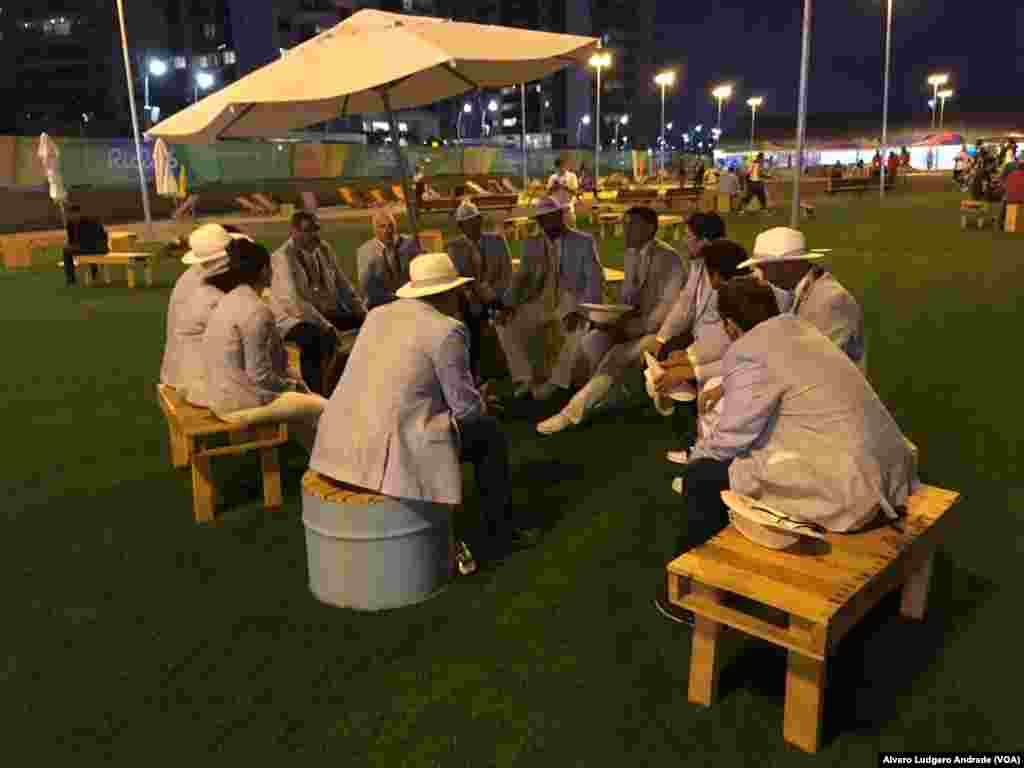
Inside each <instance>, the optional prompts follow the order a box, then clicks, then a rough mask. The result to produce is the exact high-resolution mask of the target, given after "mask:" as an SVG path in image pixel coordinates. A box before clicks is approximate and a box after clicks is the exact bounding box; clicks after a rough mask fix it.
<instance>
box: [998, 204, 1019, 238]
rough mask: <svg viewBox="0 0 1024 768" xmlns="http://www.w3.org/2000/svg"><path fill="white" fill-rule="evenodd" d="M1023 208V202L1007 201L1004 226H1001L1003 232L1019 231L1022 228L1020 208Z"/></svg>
mask: <svg viewBox="0 0 1024 768" xmlns="http://www.w3.org/2000/svg"><path fill="white" fill-rule="evenodd" d="M1022 208H1024V204H1021V203H1008V204H1007V205H1006V226H1005V227H1004V228H1003V231H1004V232H1020V231H1021V230H1024V215H1022V213H1024V212H1022V211H1021V209H1022Z"/></svg>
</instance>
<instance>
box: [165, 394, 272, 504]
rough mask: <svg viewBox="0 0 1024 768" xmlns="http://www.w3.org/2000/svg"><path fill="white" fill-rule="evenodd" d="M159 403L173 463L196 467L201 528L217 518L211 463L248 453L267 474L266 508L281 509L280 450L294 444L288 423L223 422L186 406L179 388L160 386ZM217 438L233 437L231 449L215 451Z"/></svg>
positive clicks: (194, 487)
mask: <svg viewBox="0 0 1024 768" xmlns="http://www.w3.org/2000/svg"><path fill="white" fill-rule="evenodd" d="M157 399H158V400H159V402H160V409H161V410H162V411H163V412H164V417H165V418H166V419H167V427H168V429H169V431H170V442H171V462H172V463H173V464H174V466H175V467H187V466H189V465H191V467H192V510H193V514H194V515H195V520H196V522H197V523H208V522H211V521H212V520H213V518H214V510H215V507H216V497H217V488H216V485H215V483H214V481H213V474H212V473H211V472H210V459H211V458H213V457H214V456H231V455H235V454H241V453H246V452H248V451H259V452H260V464H261V466H262V475H263V506H264V507H265V508H266V509H276V508H278V507H280V506H281V466H280V464H279V462H278V458H277V446H279V445H283V444H284V443H286V442H288V427H287V425H286V424H284V423H280V424H269V425H266V426H262V425H261V426H259V427H253V426H249V425H244V424H234V423H231V422H227V421H221V420H220V419H218V418H217V417H216V416H215V415H214V414H213V412H212V411H210V410H208V409H206V408H197V407H196V406H194V405H191V404H190V403H187V402H185V401H184V400H183V399H182V397H181V396H180V395H179V394H178V392H177V390H175V389H174V387H168V386H167V385H165V384H158V385H157ZM215 435H227V436H228V439H229V441H230V443H231V444H230V445H227V446H223V447H217V448H209V447H207V442H208V441H209V440H210V439H211V438H212V437H214V436H215Z"/></svg>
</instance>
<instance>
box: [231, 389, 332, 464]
mask: <svg viewBox="0 0 1024 768" xmlns="http://www.w3.org/2000/svg"><path fill="white" fill-rule="evenodd" d="M326 407H327V398H325V397H321V396H320V395H315V394H305V393H303V392H285V393H284V394H282V395H281V396H280V397H278V398H276V399H275V400H273V401H272V402H270V403H267V404H266V405H261V406H260V407H258V408H247V409H246V410H244V411H235V412H234V413H225V414H220V415H219V416H220V418H222V419H224V421H230V422H233V423H241V424H246V425H252V426H258V425H260V424H268V423H276V422H279V421H285V422H287V423H288V427H289V431H290V432H291V434H292V436H293V437H294V438H295V441H296V442H297V443H299V445H301V446H302V447H303V448H305V449H306V451H307V452H308V453H312V452H313V442H314V441H315V440H316V427H317V424H318V423H319V421H320V414H322V413H323V412H324V408H326Z"/></svg>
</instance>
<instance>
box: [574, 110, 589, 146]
mask: <svg viewBox="0 0 1024 768" xmlns="http://www.w3.org/2000/svg"><path fill="white" fill-rule="evenodd" d="M584 125H590V115H584V116H583V117H581V118H580V121H579V123H577V125H576V146H579V145H580V144H582V143H583V126H584Z"/></svg>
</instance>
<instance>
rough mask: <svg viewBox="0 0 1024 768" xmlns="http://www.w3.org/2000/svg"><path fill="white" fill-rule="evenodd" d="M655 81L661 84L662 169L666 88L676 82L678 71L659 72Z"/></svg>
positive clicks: (662, 163) (663, 161)
mask: <svg viewBox="0 0 1024 768" xmlns="http://www.w3.org/2000/svg"><path fill="white" fill-rule="evenodd" d="M654 82H655V83H657V84H658V85H659V86H661V169H662V170H665V89H666V88H670V87H671V86H673V85H675V84H676V73H675V72H673V71H672V70H666V71H665V72H659V73H658V74H657V76H656V77H655V78H654Z"/></svg>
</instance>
